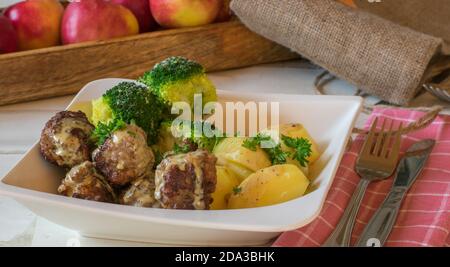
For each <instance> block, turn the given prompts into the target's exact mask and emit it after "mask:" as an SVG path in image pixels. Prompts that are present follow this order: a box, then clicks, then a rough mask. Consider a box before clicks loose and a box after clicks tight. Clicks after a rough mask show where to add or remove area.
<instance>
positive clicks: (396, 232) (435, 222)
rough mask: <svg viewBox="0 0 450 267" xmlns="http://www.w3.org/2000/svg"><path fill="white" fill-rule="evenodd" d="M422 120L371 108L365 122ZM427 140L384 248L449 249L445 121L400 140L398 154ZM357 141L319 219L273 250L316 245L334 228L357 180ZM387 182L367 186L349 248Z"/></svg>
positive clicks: (415, 114) (449, 130) (449, 125)
mask: <svg viewBox="0 0 450 267" xmlns="http://www.w3.org/2000/svg"><path fill="white" fill-rule="evenodd" d="M423 115H424V113H423V112H420V111H411V110H406V109H396V108H376V109H375V110H374V111H373V113H372V114H371V116H370V118H369V120H368V121H367V123H366V128H368V126H369V125H370V124H371V122H372V121H373V119H374V118H375V117H381V118H389V119H394V120H396V121H403V122H405V123H409V122H412V121H415V120H417V119H418V118H420V117H422V116H423ZM426 138H432V139H435V140H436V141H437V142H436V146H435V147H434V149H433V151H432V153H431V155H430V157H429V159H428V162H427V163H426V165H425V167H424V169H423V172H422V174H421V175H420V177H418V179H417V180H416V182H415V183H414V184H413V185H412V187H411V188H410V190H409V192H408V194H407V196H406V198H405V199H404V201H403V203H402V206H401V209H400V212H399V215H398V218H397V221H396V223H395V226H394V228H393V229H392V232H391V234H390V235H389V238H388V240H387V241H386V243H385V245H386V246H438V247H441V246H447V247H448V246H450V235H449V232H450V116H444V115H441V116H439V117H438V118H436V120H435V121H434V122H433V123H432V124H431V125H429V126H428V127H427V128H425V129H423V130H420V131H417V132H414V133H411V134H408V135H406V136H404V138H403V141H402V151H405V150H406V149H407V148H408V147H409V146H411V145H412V144H413V143H414V142H416V141H419V140H422V139H426ZM362 143H363V138H362V137H361V136H359V137H357V138H356V140H355V142H354V143H353V145H352V147H351V149H350V151H348V152H346V153H345V155H344V157H343V159H342V162H341V165H340V166H339V169H338V171H337V174H336V178H335V180H334V182H333V185H332V187H331V189H330V192H329V193H328V196H327V199H326V201H325V204H324V206H323V209H322V211H321V213H320V215H319V216H318V217H317V218H316V219H315V220H314V221H313V222H312V223H310V224H308V225H306V226H304V227H302V228H299V229H297V230H294V231H290V232H286V233H283V234H282V235H281V236H280V237H279V238H278V239H277V240H276V241H275V243H274V246H278V247H281V246H289V247H296V246H320V245H321V244H323V243H324V242H325V240H326V239H327V238H328V236H329V235H330V234H331V232H332V231H333V229H334V228H335V226H336V225H337V223H338V221H339V219H340V218H341V215H342V214H343V212H344V209H345V207H346V206H347V204H348V202H349V200H350V197H351V195H352V194H353V191H354V190H355V188H356V185H357V183H358V181H359V179H360V178H359V177H358V175H357V174H356V173H355V171H354V166H355V162H356V158H357V156H358V151H359V150H360V149H361V146H362ZM392 181H393V179H392V178H391V179H386V180H383V181H377V182H373V183H371V184H370V185H369V187H368V189H367V191H366V194H365V196H364V199H363V201H362V205H361V207H360V210H359V213H358V216H357V219H356V224H355V227H354V230H353V234H352V239H351V244H354V243H355V242H356V240H357V239H358V237H359V235H360V234H361V232H362V230H363V229H364V227H365V225H366V224H367V223H368V221H369V220H370V218H371V217H372V215H373V214H374V213H375V211H376V210H377V208H378V207H379V206H380V205H381V203H382V202H383V200H384V198H385V197H386V195H387V193H388V192H389V190H390V188H391V185H392Z"/></svg>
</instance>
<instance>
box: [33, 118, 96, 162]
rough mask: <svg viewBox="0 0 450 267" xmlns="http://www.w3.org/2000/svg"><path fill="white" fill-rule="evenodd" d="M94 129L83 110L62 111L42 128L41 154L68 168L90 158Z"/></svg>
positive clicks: (48, 159)
mask: <svg viewBox="0 0 450 267" xmlns="http://www.w3.org/2000/svg"><path fill="white" fill-rule="evenodd" d="M93 130H94V126H93V125H92V124H91V123H89V121H88V119H87V117H86V115H85V114H84V113H83V112H81V111H78V112H73V111H61V112H59V113H57V114H56V115H55V116H53V117H52V118H51V119H50V120H49V121H48V122H47V123H46V124H45V127H44V129H43V130H42V133H41V139H40V142H39V144H40V150H41V154H42V156H43V157H44V158H45V159H46V160H47V161H49V162H51V163H53V164H56V165H58V166H61V167H66V168H71V167H73V166H75V165H77V164H80V163H82V162H84V161H86V160H89V159H90V152H91V151H90V148H91V143H90V141H89V138H90V136H91V133H92V131H93Z"/></svg>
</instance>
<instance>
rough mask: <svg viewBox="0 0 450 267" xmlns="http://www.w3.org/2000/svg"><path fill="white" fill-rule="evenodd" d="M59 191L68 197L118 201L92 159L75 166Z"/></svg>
mask: <svg viewBox="0 0 450 267" xmlns="http://www.w3.org/2000/svg"><path fill="white" fill-rule="evenodd" d="M58 192H59V193H60V194H61V195H65V196H68V197H74V198H81V199H86V200H94V201H100V202H111V203H114V202H116V201H115V199H116V197H115V194H114V191H113V189H112V188H111V186H110V185H109V184H108V183H107V182H106V180H105V178H104V177H103V176H102V175H100V174H99V173H98V172H97V171H96V169H95V166H94V164H92V162H90V161H85V162H83V163H81V164H80V165H77V166H75V167H73V168H72V169H71V170H70V171H69V172H68V173H67V174H66V177H65V178H64V180H63V181H62V183H61V185H60V186H59V187H58Z"/></svg>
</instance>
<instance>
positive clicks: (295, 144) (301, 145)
mask: <svg viewBox="0 0 450 267" xmlns="http://www.w3.org/2000/svg"><path fill="white" fill-rule="evenodd" d="M281 140H283V142H284V144H285V145H286V146H287V147H290V148H293V149H294V153H293V155H292V159H295V160H297V161H298V162H299V163H300V165H301V166H302V167H306V165H307V164H308V162H309V161H308V158H309V157H310V156H311V153H312V151H311V142H309V140H308V139H306V138H303V137H302V138H292V137H289V136H285V135H282V136H281Z"/></svg>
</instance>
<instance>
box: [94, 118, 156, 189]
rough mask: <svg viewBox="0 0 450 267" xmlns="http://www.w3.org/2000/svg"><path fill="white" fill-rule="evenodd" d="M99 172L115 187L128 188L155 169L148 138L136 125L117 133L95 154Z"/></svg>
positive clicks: (128, 126)
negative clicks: (130, 184) (126, 186)
mask: <svg viewBox="0 0 450 267" xmlns="http://www.w3.org/2000/svg"><path fill="white" fill-rule="evenodd" d="M93 160H94V163H95V166H96V167H97V169H98V170H99V171H100V172H101V173H102V174H103V175H104V176H105V177H106V179H107V180H108V181H109V182H110V183H111V184H112V185H114V186H123V185H127V184H128V183H130V182H131V181H133V180H135V179H137V178H139V177H141V176H144V175H145V174H146V173H148V172H149V171H150V170H151V169H152V168H153V164H154V162H155V156H154V155H153V151H152V149H151V148H150V147H149V146H148V145H147V135H146V134H145V132H144V131H143V130H142V129H141V128H139V127H138V126H136V125H127V126H126V127H125V128H124V129H121V130H118V131H116V132H114V133H113V134H112V135H111V137H109V138H108V139H106V141H105V143H104V144H103V145H101V146H100V147H99V148H98V149H97V150H96V151H95V152H94V153H93Z"/></svg>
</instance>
